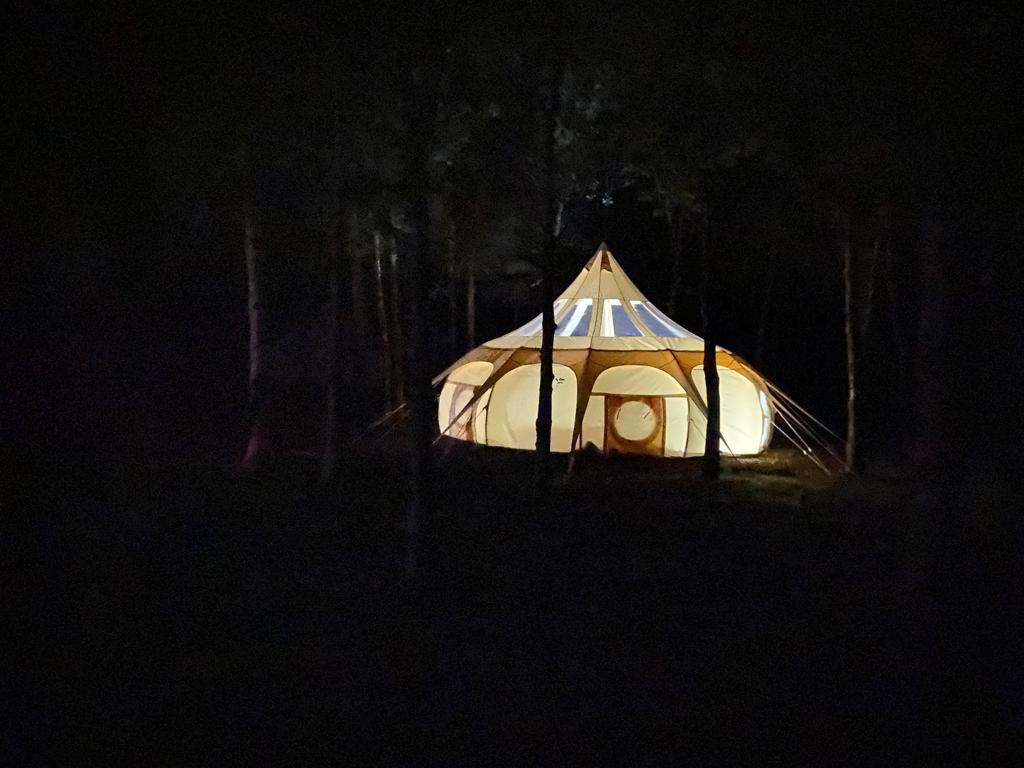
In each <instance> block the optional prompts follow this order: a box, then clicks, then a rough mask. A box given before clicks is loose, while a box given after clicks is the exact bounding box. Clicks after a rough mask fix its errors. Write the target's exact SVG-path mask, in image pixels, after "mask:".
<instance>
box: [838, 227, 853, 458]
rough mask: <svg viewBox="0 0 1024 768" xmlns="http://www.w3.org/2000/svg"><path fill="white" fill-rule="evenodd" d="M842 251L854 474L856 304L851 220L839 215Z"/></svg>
mask: <svg viewBox="0 0 1024 768" xmlns="http://www.w3.org/2000/svg"><path fill="white" fill-rule="evenodd" d="M838 225H839V227H838V228H839V249H840V252H841V253H842V256H843V297H844V302H843V304H844V323H843V328H844V332H845V335H846V457H845V460H846V472H847V473H852V472H853V471H854V464H855V462H856V459H857V408H856V406H857V386H856V374H857V348H856V339H855V334H856V324H855V321H854V304H853V281H854V275H853V249H852V248H851V246H850V216H849V214H848V213H847V212H846V211H841V212H840V213H839V222H838Z"/></svg>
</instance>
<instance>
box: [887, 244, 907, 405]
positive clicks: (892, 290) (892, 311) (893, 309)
mask: <svg viewBox="0 0 1024 768" xmlns="http://www.w3.org/2000/svg"><path fill="white" fill-rule="evenodd" d="M882 275H883V278H882V279H883V280H884V281H885V292H886V304H887V305H888V307H889V323H890V325H891V327H892V344H893V348H894V349H895V351H896V366H897V373H896V377H897V382H898V385H897V386H898V389H897V390H896V392H897V395H898V399H899V402H901V403H907V402H909V401H910V399H911V395H910V387H908V386H907V347H906V341H905V340H904V337H903V329H902V327H901V325H900V318H899V311H898V309H897V307H898V306H899V305H898V304H897V303H896V302H897V299H898V296H899V294H898V291H897V288H896V271H895V267H894V266H893V263H892V241H890V240H886V242H885V248H884V249H883V251H882ZM903 415H904V416H905V415H906V411H903Z"/></svg>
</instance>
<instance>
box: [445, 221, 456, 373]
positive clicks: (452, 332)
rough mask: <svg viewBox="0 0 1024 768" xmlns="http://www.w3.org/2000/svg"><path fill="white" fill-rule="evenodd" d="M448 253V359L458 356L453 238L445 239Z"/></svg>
mask: <svg viewBox="0 0 1024 768" xmlns="http://www.w3.org/2000/svg"><path fill="white" fill-rule="evenodd" d="M445 245H446V246H447V251H448V254H447V256H448V259H447V261H448V357H450V358H451V359H453V360H454V359H455V358H456V357H458V356H459V339H458V337H459V332H458V328H459V301H458V300H459V287H458V277H459V272H458V269H457V268H456V265H455V238H454V237H452V236H450V235H449V237H448V238H446V241H445Z"/></svg>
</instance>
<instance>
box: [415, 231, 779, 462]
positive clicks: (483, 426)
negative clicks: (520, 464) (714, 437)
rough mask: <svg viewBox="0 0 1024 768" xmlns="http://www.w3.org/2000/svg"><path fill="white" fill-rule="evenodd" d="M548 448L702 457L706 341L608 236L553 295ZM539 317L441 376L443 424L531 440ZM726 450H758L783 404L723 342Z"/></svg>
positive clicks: (719, 357) (488, 438) (482, 436)
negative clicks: (636, 277) (644, 287)
mask: <svg viewBox="0 0 1024 768" xmlns="http://www.w3.org/2000/svg"><path fill="white" fill-rule="evenodd" d="M554 310H555V324H556V328H555V338H554V376H555V378H554V385H553V391H552V425H551V449H552V450H553V451H557V452H562V453H568V452H571V451H573V450H578V449H580V448H585V447H590V448H592V449H597V450H599V451H602V452H609V453H611V452H619V453H639V454H648V455H656V456H674V457H682V456H699V455H702V454H703V452H704V430H705V425H706V423H707V419H706V413H707V408H706V405H705V397H706V393H707V390H706V387H705V383H704V365H703V362H704V359H703V349H704V342H703V340H702V339H701V338H700V337H698V336H697V335H695V334H694V333H691V332H690V331H688V330H686V329H685V328H683V327H682V326H680V325H679V324H678V323H676V322H674V321H673V320H672V319H671V318H669V317H668V316H667V315H665V314H664V313H663V312H662V311H661V310H659V309H658V308H657V307H656V306H654V304H653V303H652V302H651V301H649V300H648V299H647V297H645V296H644V295H643V294H642V293H641V292H640V290H639V289H638V288H637V287H636V285H634V284H633V281H632V280H630V279H629V277H628V276H627V275H626V273H625V272H624V271H623V269H622V267H621V265H620V264H619V263H618V261H617V260H616V259H615V257H614V256H612V254H611V252H610V251H609V250H608V248H607V247H606V246H605V245H604V244H603V243H602V244H601V246H600V247H599V248H598V250H597V252H596V253H595V254H594V255H593V257H592V258H591V259H590V260H589V261H588V262H587V264H586V266H584V268H583V270H582V271H581V272H580V273H579V275H578V276H577V277H576V279H575V280H573V281H572V283H571V284H570V285H569V287H568V288H567V289H566V290H565V291H564V292H563V293H562V294H561V295H560V296H559V297H558V298H557V299H556V300H555V305H554ZM540 347H541V317H540V316H537V317H535V318H534V319H532V320H531V321H530V322H528V323H526V324H525V325H523V326H522V327H520V328H517V329H515V330H514V331H512V332H510V333H508V334H505V335H504V336H500V337H498V338H496V339H492V340H490V341H488V342H485V343H484V344H482V345H481V346H479V347H477V348H476V349H474V350H472V351H470V352H468V353H467V354H465V355H463V356H462V358H460V359H459V360H458V361H456V363H455V364H454V365H452V366H451V367H450V368H448V369H447V370H446V371H445V372H444V373H442V374H441V375H440V376H439V377H437V379H436V380H435V384H440V383H441V382H443V387H442V389H441V394H440V397H439V400H438V427H439V429H440V430H441V434H442V435H445V436H447V437H451V438H454V439H457V440H465V441H469V442H473V443H478V444H480V445H490V446H500V447H505V448H517V449H523V450H533V449H534V447H535V444H536V426H535V422H536V418H537V401H538V399H539V384H540ZM715 359H716V362H717V365H718V369H719V378H720V383H719V389H720V394H721V398H720V399H721V449H722V453H723V454H724V455H733V456H742V455H753V454H757V453H760V452H762V451H763V450H764V449H765V448H766V447H767V446H768V443H769V442H770V440H771V436H772V430H773V426H774V416H775V409H774V407H773V405H772V403H773V400H772V398H771V397H770V396H769V384H768V382H767V381H765V379H764V378H763V377H762V376H761V375H760V374H759V373H758V372H757V371H755V370H754V369H753V368H752V367H751V366H750V365H749V364H748V363H747V362H746V361H744V360H743V359H741V358H740V357H739V356H738V355H735V354H733V353H732V352H730V351H728V350H726V349H723V348H722V347H717V348H716V353H715Z"/></svg>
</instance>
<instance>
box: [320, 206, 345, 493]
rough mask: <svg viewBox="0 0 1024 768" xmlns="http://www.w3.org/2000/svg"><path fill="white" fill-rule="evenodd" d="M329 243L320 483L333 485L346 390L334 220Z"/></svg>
mask: <svg viewBox="0 0 1024 768" xmlns="http://www.w3.org/2000/svg"><path fill="white" fill-rule="evenodd" d="M327 237H328V241H327V274H328V305H327V409H326V414H325V418H324V451H323V458H322V461H321V465H320V481H321V482H322V483H330V482H333V481H334V480H335V479H336V477H337V474H338V456H339V450H340V442H341V440H340V430H339V425H338V397H339V393H340V392H341V390H342V386H341V384H342V382H341V381H340V378H341V377H340V375H339V374H340V370H339V369H340V365H341V361H340V360H339V359H338V357H339V355H338V328H339V326H340V324H341V266H340V264H339V262H340V258H341V255H340V252H339V251H340V247H339V243H338V241H339V238H340V233H339V231H338V223H337V220H336V219H332V222H331V226H330V231H329V232H328V235H327Z"/></svg>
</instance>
